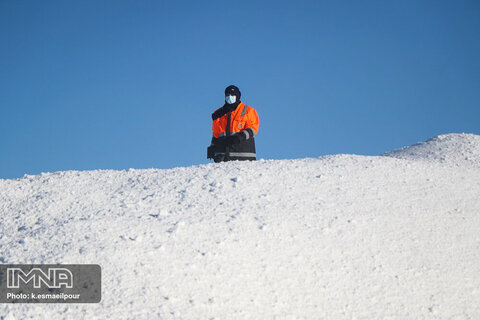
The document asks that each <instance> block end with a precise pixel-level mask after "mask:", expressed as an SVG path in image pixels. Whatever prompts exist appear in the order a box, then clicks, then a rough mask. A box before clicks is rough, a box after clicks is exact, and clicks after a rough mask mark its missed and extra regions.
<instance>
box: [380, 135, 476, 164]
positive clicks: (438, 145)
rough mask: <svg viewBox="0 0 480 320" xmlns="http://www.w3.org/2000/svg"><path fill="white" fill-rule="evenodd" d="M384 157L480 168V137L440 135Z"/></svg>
mask: <svg viewBox="0 0 480 320" xmlns="http://www.w3.org/2000/svg"><path fill="white" fill-rule="evenodd" d="M384 155H385V156H389V157H394V158H399V159H413V160H427V161H440V162H446V163H452V164H462V165H468V164H471V165H475V166H480V136H479V135H475V134H466V133H451V134H445V135H439V136H436V137H434V138H431V139H429V140H427V141H426V142H420V143H417V144H415V145H413V146H409V147H404V148H401V149H398V150H394V151H391V152H388V153H385V154H384Z"/></svg>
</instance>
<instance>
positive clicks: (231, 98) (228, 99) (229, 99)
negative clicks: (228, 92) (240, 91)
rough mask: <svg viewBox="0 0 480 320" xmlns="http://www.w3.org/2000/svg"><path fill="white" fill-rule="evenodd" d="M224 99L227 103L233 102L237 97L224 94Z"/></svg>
mask: <svg viewBox="0 0 480 320" xmlns="http://www.w3.org/2000/svg"><path fill="white" fill-rule="evenodd" d="M225 101H226V102H227V103H228V104H232V103H235V102H236V101H237V97H236V96H226V97H225Z"/></svg>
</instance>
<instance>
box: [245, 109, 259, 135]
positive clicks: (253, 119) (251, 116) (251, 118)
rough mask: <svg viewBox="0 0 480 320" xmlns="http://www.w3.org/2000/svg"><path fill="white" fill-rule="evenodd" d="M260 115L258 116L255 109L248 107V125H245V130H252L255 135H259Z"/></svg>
mask: <svg viewBox="0 0 480 320" xmlns="http://www.w3.org/2000/svg"><path fill="white" fill-rule="evenodd" d="M258 122H259V121H258V114H257V111H255V109H253V108H252V107H248V109H247V122H246V125H245V129H252V130H253V134H257V133H258V124H259V123H258Z"/></svg>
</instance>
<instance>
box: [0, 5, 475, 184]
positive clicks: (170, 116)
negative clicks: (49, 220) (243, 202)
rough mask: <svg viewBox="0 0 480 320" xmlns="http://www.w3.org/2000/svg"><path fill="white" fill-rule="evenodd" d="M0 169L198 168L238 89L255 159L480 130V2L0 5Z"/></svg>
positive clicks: (371, 150) (371, 148)
mask: <svg viewBox="0 0 480 320" xmlns="http://www.w3.org/2000/svg"><path fill="white" fill-rule="evenodd" d="M0 43H1V44H0V45H1V48H2V49H1V50H0V178H17V177H21V176H23V175H24V174H38V173H40V172H51V171H60V170H88V169H128V168H172V167H176V166H190V165H195V164H202V163H207V162H208V161H207V159H206V147H207V146H208V144H209V143H210V138H211V134H212V133H211V118H210V114H211V113H212V112H213V111H214V110H215V109H217V108H218V107H220V106H221V105H222V104H223V99H224V95H223V91H224V88H225V87H226V86H228V85H230V84H235V85H237V86H238V87H239V88H240V90H241V91H242V101H244V102H245V103H247V104H249V105H251V106H253V107H254V108H255V109H256V110H257V112H258V114H259V117H260V130H259V133H258V135H257V137H256V143H257V155H258V158H264V159H286V158H302V157H318V156H322V155H327V154H337V153H355V154H363V155H376V154H381V153H383V152H386V151H390V150H392V149H396V148H399V147H402V146H405V145H410V144H413V143H416V142H418V141H423V140H426V139H428V138H430V137H432V136H434V135H438V134H443V133H450V132H468V133H476V134H480V105H479V100H480V99H479V98H480V59H479V57H480V2H478V1H231V2H229V1H133V0H132V1H0Z"/></svg>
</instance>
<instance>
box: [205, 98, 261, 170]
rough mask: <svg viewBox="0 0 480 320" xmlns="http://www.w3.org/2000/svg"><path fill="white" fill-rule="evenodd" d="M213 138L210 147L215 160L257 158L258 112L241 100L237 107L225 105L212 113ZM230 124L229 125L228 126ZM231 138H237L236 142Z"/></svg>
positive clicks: (211, 155)
mask: <svg viewBox="0 0 480 320" xmlns="http://www.w3.org/2000/svg"><path fill="white" fill-rule="evenodd" d="M212 119H213V124H212V131H213V138H212V143H211V145H210V147H209V150H212V151H211V154H210V156H208V157H211V158H213V159H214V160H215V162H220V161H229V160H256V151H255V138H254V136H255V135H256V134H257V133H258V123H259V121H258V114H257V111H255V109H254V108H252V107H250V106H247V105H246V104H244V103H243V102H239V103H238V105H237V107H235V106H233V105H232V106H229V105H227V104H226V105H225V106H223V107H222V108H220V109H218V110H216V111H215V112H214V113H213V114H212ZM228 124H229V126H228ZM231 138H236V143H235V142H232V141H233V140H232V139H231Z"/></svg>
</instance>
